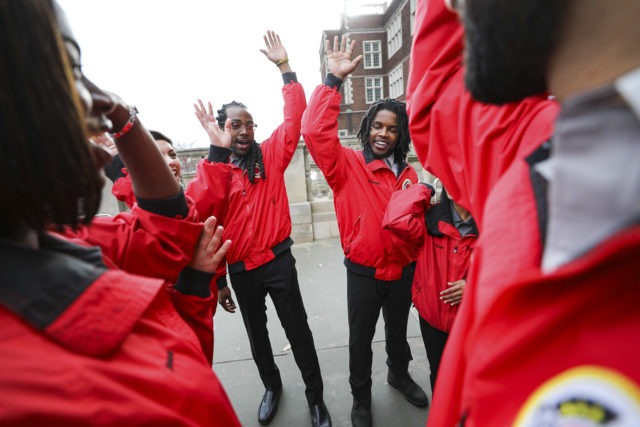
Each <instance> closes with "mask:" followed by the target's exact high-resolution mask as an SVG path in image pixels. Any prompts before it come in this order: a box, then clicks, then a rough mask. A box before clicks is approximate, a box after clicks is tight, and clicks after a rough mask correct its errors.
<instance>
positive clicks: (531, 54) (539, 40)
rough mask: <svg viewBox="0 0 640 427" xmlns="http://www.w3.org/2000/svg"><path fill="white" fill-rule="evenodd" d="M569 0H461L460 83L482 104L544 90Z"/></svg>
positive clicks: (512, 99)
mask: <svg viewBox="0 0 640 427" xmlns="http://www.w3.org/2000/svg"><path fill="white" fill-rule="evenodd" d="M569 1H570V0H466V1H462V2H459V3H462V4H461V6H462V9H463V10H462V14H463V20H464V27H465V46H466V50H465V61H466V63H465V67H466V68H465V85H466V87H467V89H468V90H469V91H470V92H471V94H472V95H473V97H474V98H475V99H476V100H478V101H480V102H484V103H489V104H505V103H508V102H513V101H519V100H521V99H523V98H525V97H527V96H531V95H536V94H540V93H543V92H545V91H547V68H548V65H549V61H550V59H551V55H552V54H553V51H554V48H555V46H556V44H557V42H558V39H559V34H560V30H561V28H562V24H563V22H564V19H565V16H566V14H567V9H568V4H569Z"/></svg>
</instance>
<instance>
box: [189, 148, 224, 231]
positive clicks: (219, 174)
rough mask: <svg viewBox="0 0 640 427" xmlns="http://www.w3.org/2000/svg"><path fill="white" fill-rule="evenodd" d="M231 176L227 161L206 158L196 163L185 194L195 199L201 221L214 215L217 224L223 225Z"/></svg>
mask: <svg viewBox="0 0 640 427" xmlns="http://www.w3.org/2000/svg"><path fill="white" fill-rule="evenodd" d="M231 177H232V174H231V165H230V164H229V163H220V162H210V161H209V160H207V159H205V160H201V161H200V163H198V166H197V167H196V174H195V177H194V178H193V179H192V180H191V182H190V183H189V185H188V186H187V189H186V190H185V194H186V195H187V196H189V197H191V198H192V199H193V200H194V201H195V204H196V210H197V211H198V216H199V218H200V220H201V221H204V220H205V219H207V218H209V217H210V216H215V217H216V219H217V220H218V224H221V225H224V222H225V219H226V216H227V211H228V210H229V191H230V189H231Z"/></svg>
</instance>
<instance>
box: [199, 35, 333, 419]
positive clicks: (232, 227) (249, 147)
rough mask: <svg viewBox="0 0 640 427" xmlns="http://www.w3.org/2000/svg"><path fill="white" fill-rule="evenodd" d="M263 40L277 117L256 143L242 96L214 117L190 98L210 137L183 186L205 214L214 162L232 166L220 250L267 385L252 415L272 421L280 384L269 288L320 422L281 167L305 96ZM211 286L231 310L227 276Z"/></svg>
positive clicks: (314, 362)
mask: <svg viewBox="0 0 640 427" xmlns="http://www.w3.org/2000/svg"><path fill="white" fill-rule="evenodd" d="M264 40H265V43H266V49H263V50H262V52H263V53H264V54H265V56H266V57H267V58H268V59H269V60H270V61H271V62H273V63H274V64H276V66H277V67H278V69H279V70H280V72H281V73H282V78H283V80H284V83H285V85H284V88H283V89H282V93H283V96H284V122H283V123H282V124H281V125H280V126H278V128H276V130H275V131H274V132H273V133H272V134H271V136H270V137H269V139H267V140H266V141H264V142H262V143H261V144H258V143H257V142H256V141H255V138H254V129H255V127H256V125H255V123H254V121H253V117H252V115H251V114H250V113H249V111H248V109H247V107H246V106H245V105H244V104H242V103H239V102H235V101H234V102H231V103H228V104H224V105H223V106H222V108H221V109H220V110H218V116H217V117H216V116H214V115H213V109H212V107H211V104H209V105H208V109H207V108H205V106H204V104H202V103H200V104H199V105H195V108H196V116H197V117H198V119H199V120H200V123H201V124H202V126H203V128H204V129H205V131H206V132H207V134H208V135H209V138H210V139H211V141H212V145H211V147H210V151H209V158H208V159H206V160H204V161H202V162H200V163H199V164H198V169H197V172H196V176H195V178H194V180H193V181H192V182H191V183H190V184H189V186H188V187H187V194H188V195H190V196H191V197H193V199H194V200H195V201H196V206H197V209H198V212H199V213H200V214H203V215H209V214H210V212H211V209H213V208H215V207H216V204H217V202H216V199H215V198H212V197H213V196H215V194H211V189H212V188H215V186H216V185H217V184H216V183H215V182H211V181H212V179H215V177H216V176H219V174H218V173H217V172H216V170H218V169H220V168H227V169H231V174H232V181H231V191H230V194H229V199H228V212H227V214H226V216H225V221H224V225H225V235H224V238H225V239H229V240H231V241H232V242H233V245H232V249H231V250H230V251H229V252H228V253H227V264H228V266H227V270H228V272H229V276H230V278H231V284H232V286H233V290H234V292H235V294H236V297H237V298H238V305H239V306H240V312H241V313H242V320H243V321H244V324H245V327H246V330H247V334H248V335H249V343H250V345H251V354H252V356H253V360H254V362H255V363H256V366H257V368H258V372H259V373H260V378H261V379H262V382H263V384H264V386H265V389H266V390H265V393H264V396H263V398H262V401H261V403H260V406H259V408H258V422H260V424H268V423H269V422H271V420H272V419H273V417H274V416H275V415H276V411H277V409H278V402H279V399H280V394H281V391H282V380H281V377H280V371H279V370H278V367H277V366H276V364H275V361H274V358H273V350H272V348H271V342H270V340H269V332H268V329H267V314H266V305H265V297H266V295H267V294H269V295H270V296H271V299H272V301H273V304H274V306H275V308H276V312H277V313H278V317H279V319H280V322H281V324H282V326H283V328H284V330H285V333H286V335H287V338H288V339H289V341H290V343H291V349H292V351H293V355H294V358H295V360H296V363H297V365H298V368H299V369H300V372H301V374H302V378H303V380H304V382H305V385H306V390H305V393H306V397H307V403H308V405H309V411H310V413H311V423H312V425H313V426H314V427H315V426H323V427H326V426H330V425H331V417H330V415H329V411H328V410H327V408H326V406H325V404H324V399H323V383H322V375H321V372H320V365H319V362H318V356H317V354H316V350H315V345H314V343H313V335H312V333H311V330H310V329H309V325H308V322H307V313H306V311H305V308H304V303H303V300H302V295H301V294H300V287H299V284H298V273H297V271H296V267H295V262H296V261H295V258H294V257H293V255H292V253H291V245H292V244H293V240H291V238H290V234H291V217H290V214H289V201H288V198H287V192H286V187H285V183H284V173H285V170H286V169H287V166H288V165H289V163H290V162H291V159H292V157H293V154H294V152H295V150H296V147H297V145H298V141H299V140H300V119H301V117H302V113H303V111H304V109H305V107H306V105H307V103H306V98H305V94H304V90H303V88H302V85H301V84H300V83H298V81H297V77H296V74H295V73H294V72H292V71H291V67H290V66H289V59H288V57H287V52H286V50H285V48H284V46H283V45H282V43H281V41H280V38H279V37H278V35H277V34H275V33H274V32H272V31H270V32H268V33H267V35H266V36H265V38H264ZM223 128H224V129H225V130H226V132H228V134H230V138H228V140H227V142H226V147H222V146H217V145H214V141H215V135H217V134H219V133H222V129H223ZM218 288H219V304H220V305H221V306H222V307H223V309H224V310H226V311H228V312H231V313H233V312H235V303H234V302H233V299H232V297H231V290H230V289H229V288H228V286H226V279H225V280H224V281H220V282H219V284H218Z"/></svg>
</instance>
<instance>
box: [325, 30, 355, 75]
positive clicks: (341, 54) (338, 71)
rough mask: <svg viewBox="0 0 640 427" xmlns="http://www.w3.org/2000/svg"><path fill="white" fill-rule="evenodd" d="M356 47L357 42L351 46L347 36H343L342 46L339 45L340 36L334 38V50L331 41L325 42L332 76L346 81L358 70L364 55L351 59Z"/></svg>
mask: <svg viewBox="0 0 640 427" xmlns="http://www.w3.org/2000/svg"><path fill="white" fill-rule="evenodd" d="M355 46H356V42H355V40H353V41H352V42H351V44H349V43H347V36H345V35H343V36H342V41H341V42H340V45H338V36H335V37H334V38H333V48H331V43H330V41H329V40H325V41H324V51H325V52H326V54H327V69H328V70H329V72H330V73H331V74H333V75H334V76H336V77H338V78H339V79H341V80H344V78H345V77H347V76H348V75H349V74H351V73H352V72H353V70H355V69H356V67H357V66H358V64H359V63H360V61H362V55H358V56H356V57H355V58H353V59H351V55H352V54H353V49H354V48H355Z"/></svg>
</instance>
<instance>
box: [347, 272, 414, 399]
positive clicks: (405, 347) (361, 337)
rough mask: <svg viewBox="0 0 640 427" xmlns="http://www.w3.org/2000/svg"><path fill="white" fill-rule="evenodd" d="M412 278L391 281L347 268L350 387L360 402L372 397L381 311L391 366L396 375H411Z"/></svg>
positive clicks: (388, 362) (388, 361)
mask: <svg viewBox="0 0 640 427" xmlns="http://www.w3.org/2000/svg"><path fill="white" fill-rule="evenodd" d="M412 279H413V278H412V277H403V278H402V279H400V280H394V281H389V282H387V281H384V280H377V279H375V278H373V277H369V276H365V275H361V274H358V273H354V272H353V271H351V270H349V269H347V306H348V309H349V384H350V385H351V393H352V394H353V397H354V398H356V399H358V398H366V397H369V396H370V395H371V364H372V361H373V352H372V350H371V344H372V342H373V336H374V334H375V332H376V323H377V322H378V318H379V317H380V309H382V316H383V318H384V332H385V340H386V347H385V348H386V351H387V366H388V367H389V370H391V371H393V372H394V373H396V374H399V375H404V374H406V373H407V369H408V367H409V361H410V360H411V359H412V357H411V349H410V348H409V343H408V342H407V322H408V320H409V309H410V308H411V282H412Z"/></svg>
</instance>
